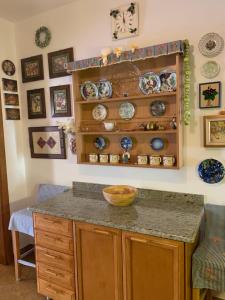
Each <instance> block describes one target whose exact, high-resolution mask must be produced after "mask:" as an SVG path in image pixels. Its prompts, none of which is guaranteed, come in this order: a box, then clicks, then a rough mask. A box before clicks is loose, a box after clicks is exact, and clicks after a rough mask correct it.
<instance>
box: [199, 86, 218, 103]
mask: <svg viewBox="0 0 225 300" xmlns="http://www.w3.org/2000/svg"><path fill="white" fill-rule="evenodd" d="M220 106H221V82H220V81H217V82H207V83H200V84H199V108H216V107H220Z"/></svg>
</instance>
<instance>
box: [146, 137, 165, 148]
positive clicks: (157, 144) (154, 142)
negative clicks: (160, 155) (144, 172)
mask: <svg viewBox="0 0 225 300" xmlns="http://www.w3.org/2000/svg"><path fill="white" fill-rule="evenodd" d="M150 145H151V147H152V149H153V150H156V151H159V150H162V149H163V148H164V146H165V142H164V140H163V139H161V138H158V137H156V138H153V139H151V141H150Z"/></svg>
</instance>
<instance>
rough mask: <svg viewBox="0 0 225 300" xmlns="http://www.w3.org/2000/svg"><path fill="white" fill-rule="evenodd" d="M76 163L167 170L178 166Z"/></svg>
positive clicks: (176, 168) (175, 168)
mask: <svg viewBox="0 0 225 300" xmlns="http://www.w3.org/2000/svg"><path fill="white" fill-rule="evenodd" d="M78 164H81V165H93V166H110V167H111V166H112V167H133V168H148V169H168V170H171V169H172V170H178V169H179V167H178V166H172V167H165V166H163V165H160V166H151V165H149V164H148V165H138V164H135V163H129V164H123V163H118V164H111V163H90V162H78Z"/></svg>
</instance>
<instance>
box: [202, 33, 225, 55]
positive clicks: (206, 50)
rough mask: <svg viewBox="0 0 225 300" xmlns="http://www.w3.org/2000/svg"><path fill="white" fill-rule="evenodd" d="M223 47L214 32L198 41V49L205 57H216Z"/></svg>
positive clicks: (221, 39)
mask: <svg viewBox="0 0 225 300" xmlns="http://www.w3.org/2000/svg"><path fill="white" fill-rule="evenodd" d="M223 47H224V40H223V38H222V37H221V36H220V35H219V34H217V33H214V32H210V33H207V34H205V35H204V36H203V37H202V38H201V39H200V41H199V44H198V48H199V51H200V52H201V54H202V55H204V56H207V57H215V56H217V55H218V54H219V53H220V52H221V51H222V50H223Z"/></svg>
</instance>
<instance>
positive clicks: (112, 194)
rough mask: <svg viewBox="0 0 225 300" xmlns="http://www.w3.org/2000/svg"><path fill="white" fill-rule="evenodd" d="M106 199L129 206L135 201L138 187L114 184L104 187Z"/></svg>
mask: <svg viewBox="0 0 225 300" xmlns="http://www.w3.org/2000/svg"><path fill="white" fill-rule="evenodd" d="M102 192H103V195H104V198H105V200H106V201H108V202H109V203H110V204H112V205H115V206H128V205H131V204H132V203H133V202H134V199H135V197H136V196H137V189H136V188H135V187H133V186H129V185H113V186H109V187H106V188H104V189H103V191H102Z"/></svg>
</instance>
